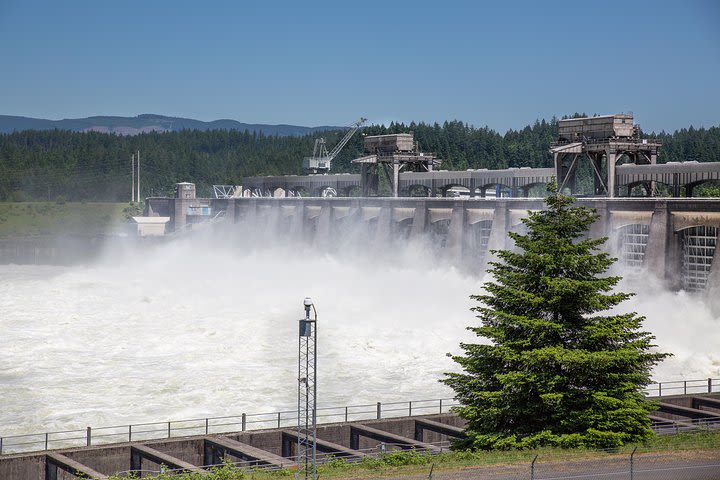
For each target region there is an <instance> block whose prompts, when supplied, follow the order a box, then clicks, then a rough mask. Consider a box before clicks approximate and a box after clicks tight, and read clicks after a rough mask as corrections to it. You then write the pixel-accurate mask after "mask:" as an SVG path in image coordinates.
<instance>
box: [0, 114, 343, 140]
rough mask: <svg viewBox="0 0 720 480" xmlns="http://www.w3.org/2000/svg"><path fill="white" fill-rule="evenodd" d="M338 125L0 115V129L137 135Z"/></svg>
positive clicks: (287, 131)
mask: <svg viewBox="0 0 720 480" xmlns="http://www.w3.org/2000/svg"><path fill="white" fill-rule="evenodd" d="M337 128H340V127H330V126H325V127H301V126H298V125H267V124H262V123H240V122H238V121H236V120H214V121H212V122H203V121H201V120H195V119H192V118H182V117H166V116H164V115H155V114H152V113H145V114H142V115H138V116H136V117H114V116H97V117H86V118H66V119H63V120H46V119H44V118H30V117H18V116H12V115H0V133H11V132H20V131H23V130H56V129H57V130H70V131H73V132H102V133H117V134H118V135H137V134H139V133H147V132H176V131H180V130H240V131H241V132H242V131H244V130H249V131H251V132H258V133H263V134H265V135H307V134H309V133H313V132H317V131H324V130H333V129H337Z"/></svg>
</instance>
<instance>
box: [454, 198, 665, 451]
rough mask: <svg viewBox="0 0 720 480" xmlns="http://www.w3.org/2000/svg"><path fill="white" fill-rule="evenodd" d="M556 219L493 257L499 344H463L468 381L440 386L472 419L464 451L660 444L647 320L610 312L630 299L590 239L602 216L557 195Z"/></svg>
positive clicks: (534, 224) (481, 310) (539, 221)
mask: <svg viewBox="0 0 720 480" xmlns="http://www.w3.org/2000/svg"><path fill="white" fill-rule="evenodd" d="M548 189H549V191H550V195H549V196H548V197H547V199H546V205H547V209H546V210H543V211H538V212H530V213H529V216H528V218H527V219H525V220H523V222H524V224H525V226H526V229H527V233H525V234H520V233H514V232H510V233H509V235H510V237H511V238H512V239H513V240H514V241H515V245H516V247H517V248H516V249H514V250H500V251H495V252H493V253H494V254H495V255H497V257H498V261H497V262H492V263H491V264H490V265H491V268H490V270H489V272H490V273H492V274H493V275H494V281H491V282H487V283H485V285H484V288H485V290H486V293H484V294H482V295H474V296H472V298H473V299H475V300H477V301H478V302H479V305H478V306H476V307H474V308H473V309H472V310H474V311H475V312H477V313H478V318H479V319H480V320H481V326H477V327H468V328H469V330H471V331H473V332H474V333H475V334H477V335H478V336H479V337H484V338H485V339H487V340H489V342H490V343H488V344H482V343H477V344H476V343H461V344H460V346H461V348H462V349H463V350H464V352H465V354H464V355H457V356H452V358H453V359H454V360H455V361H456V362H457V363H458V364H459V365H460V366H461V367H462V373H448V374H446V376H445V378H444V379H443V380H442V382H443V383H445V384H447V385H449V386H450V387H452V388H453V389H454V390H455V393H456V397H457V399H458V400H459V401H460V402H461V404H462V406H461V407H459V408H458V409H457V410H458V413H459V414H460V415H461V416H462V417H464V418H465V419H466V420H467V430H466V433H467V438H466V439H465V440H462V441H460V442H458V444H457V446H458V447H460V448H472V449H508V448H530V447H538V446H545V445H549V446H559V447H580V446H582V447H617V446H620V445H622V444H624V443H627V442H633V441H640V440H643V439H645V438H648V437H649V436H651V435H652V433H653V432H652V430H651V429H650V420H649V418H648V413H649V412H650V411H652V409H653V405H652V404H651V403H650V402H648V401H647V400H646V399H645V397H644V395H643V387H645V386H647V385H648V384H649V383H650V373H651V369H652V367H653V366H654V365H656V364H657V363H659V362H660V361H662V359H663V358H665V357H666V356H668V354H665V353H658V352H655V351H654V349H653V347H654V345H653V344H652V340H653V338H654V337H653V336H652V335H650V334H649V333H647V332H644V331H642V330H641V327H642V321H643V320H644V317H641V316H638V315H637V314H636V313H634V312H633V313H628V314H611V313H608V310H610V309H612V308H613V307H615V306H617V305H618V304H620V303H621V302H623V301H624V300H627V299H628V298H629V297H630V296H631V295H632V294H629V293H621V292H614V291H613V289H614V287H615V286H616V284H617V283H618V281H619V280H620V277H617V276H608V275H606V272H607V270H608V268H609V267H610V265H611V264H612V263H613V262H614V261H615V259H614V258H611V257H610V255H609V254H607V253H605V252H601V251H600V246H601V245H602V244H603V243H604V242H605V241H606V240H607V239H606V238H601V239H592V238H587V236H586V234H587V231H588V229H589V227H590V225H591V224H592V223H593V222H594V221H595V219H596V217H597V215H596V214H595V212H594V211H593V210H591V209H589V208H587V207H578V206H573V205H572V203H573V199H572V198H570V197H567V196H564V195H562V194H560V193H558V191H557V185H550V186H548Z"/></svg>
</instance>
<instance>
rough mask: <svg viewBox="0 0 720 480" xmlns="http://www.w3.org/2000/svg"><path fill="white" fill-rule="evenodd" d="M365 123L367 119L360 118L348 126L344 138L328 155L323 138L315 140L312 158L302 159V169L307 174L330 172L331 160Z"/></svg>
mask: <svg viewBox="0 0 720 480" xmlns="http://www.w3.org/2000/svg"><path fill="white" fill-rule="evenodd" d="M365 122H367V118H360V120H358V121H357V122H355V123H353V124H352V125H351V126H350V130H348V132H347V133H346V134H345V136H344V137H343V138H342V139H341V140H340V141H339V142H338V143H337V145H335V147H334V148H333V149H332V151H331V152H330V153H328V151H327V149H326V148H325V139H324V138H317V139H315V148H314V149H313V156H312V157H306V158H304V159H303V169H305V170H306V171H307V172H309V173H327V172H328V171H330V165H331V162H332V160H333V159H334V158H335V157H336V156H337V154H338V153H340V150H342V149H343V147H344V146H345V145H347V143H348V142H349V141H350V139H351V138H352V136H353V135H355V132H357V131H358V129H360V127H362V126H363V125H364V124H365Z"/></svg>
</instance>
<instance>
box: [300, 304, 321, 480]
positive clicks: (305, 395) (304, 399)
mask: <svg viewBox="0 0 720 480" xmlns="http://www.w3.org/2000/svg"><path fill="white" fill-rule="evenodd" d="M303 306H304V307H305V318H303V319H300V331H299V335H298V443H297V452H296V454H297V462H298V474H300V475H303V474H304V477H303V478H305V479H306V480H307V479H310V478H312V479H313V480H316V479H317V408H316V402H315V399H316V396H317V311H316V310H315V305H314V304H313V301H312V299H311V298H310V297H305V300H303ZM311 311H312V313H313V318H310V312H311ZM301 472H303V473H301Z"/></svg>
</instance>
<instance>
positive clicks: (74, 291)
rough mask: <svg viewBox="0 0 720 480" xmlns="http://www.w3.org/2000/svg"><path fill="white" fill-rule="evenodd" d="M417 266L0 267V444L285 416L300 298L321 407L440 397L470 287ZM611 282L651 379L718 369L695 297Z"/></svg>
mask: <svg viewBox="0 0 720 480" xmlns="http://www.w3.org/2000/svg"><path fill="white" fill-rule="evenodd" d="M423 258H427V255H426V254H424V253H423V252H422V251H420V250H417V251H412V250H410V251H409V252H406V253H405V254H399V255H397V256H396V261H395V262H388V261H387V258H384V259H383V258H374V257H373V256H371V255H370V256H368V255H365V256H357V257H353V256H350V255H343V256H334V255H327V254H322V253H317V252H313V251H312V250H300V251H299V250H298V249H297V248H287V247H284V248H283V247H267V248H263V249H252V250H242V251H241V250H240V249H238V248H227V247H218V246H212V247H211V246H210V245H209V244H203V243H190V242H187V243H184V242H175V243H173V244H169V245H165V246H161V247H158V248H152V249H147V250H145V251H143V252H127V251H124V252H120V253H118V252H117V251H114V250H110V251H109V252H108V253H107V255H106V256H105V258H104V259H102V260H101V261H98V262H95V263H93V264H90V265H86V266H75V267H50V266H13V265H10V266H0V405H1V407H0V436H7V435H13V434H19V433H37V432H43V431H53V430H64V429H74V428H84V427H85V426H87V425H91V426H103V425H122V424H129V423H138V422H148V421H167V420H179V419H185V418H203V417H205V416H220V415H233V414H239V413H241V412H248V413H255V412H272V411H275V410H280V409H293V406H294V405H295V402H296V393H297V390H296V389H297V382H296V375H297V363H296V362H297V321H298V319H299V318H300V317H301V316H302V315H303V309H302V300H303V297H305V296H307V295H309V296H312V297H313V299H314V300H315V303H316V305H317V309H318V315H319V328H320V329H319V345H318V352H319V360H318V364H319V373H318V384H319V386H318V397H319V401H320V403H321V405H325V406H335V405H346V404H363V403H374V402H376V401H382V402H390V401H403V400H411V399H430V398H441V397H445V398H447V397H451V396H452V392H451V391H450V390H449V389H448V388H446V387H445V386H443V385H442V384H440V383H439V382H438V379H439V378H441V377H442V374H443V372H446V371H450V370H454V369H455V366H454V364H453V362H452V361H451V360H450V359H449V358H447V357H446V355H445V354H446V352H456V353H457V352H459V347H458V343H459V342H460V341H467V340H472V339H473V338H474V337H472V336H471V334H470V333H469V332H467V331H466V330H465V327H466V326H467V325H471V324H474V323H475V319H474V316H473V313H472V312H470V311H469V308H470V307H471V306H472V305H473V302H472V301H471V300H470V299H469V295H470V294H472V293H477V292H478V291H479V290H480V285H481V280H480V279H478V278H474V277H470V276H467V275H466V274H462V273H460V272H459V271H457V270H456V269H455V268H452V267H450V266H443V265H438V264H436V263H435V264H433V263H430V262H425V261H423ZM410 260H412V261H410ZM624 287H625V288H631V289H634V290H635V291H638V292H639V294H638V296H637V297H635V298H634V299H633V300H632V303H631V305H629V308H632V309H633V310H636V311H638V312H640V313H641V314H644V315H646V316H647V317H648V318H647V321H646V323H645V328H646V329H647V330H650V331H652V332H653V333H654V334H656V336H657V343H658V344H659V345H660V347H661V349H662V350H664V351H670V352H673V353H674V354H675V357H673V358H672V359H670V360H668V361H666V362H665V363H664V364H662V365H661V366H659V367H658V368H657V369H656V372H655V377H656V378H657V379H661V380H681V379H692V378H706V377H710V376H714V377H718V376H720V353H718V348H717V347H718V345H720V333H719V332H718V329H717V328H716V325H717V322H718V320H719V318H718V315H716V314H713V313H712V311H711V309H710V306H709V305H707V303H704V302H702V301H698V298H697V297H692V296H689V295H686V294H685V293H683V292H679V293H673V292H665V291H662V289H660V288H659V287H658V286H657V285H648V283H647V282H646V281H644V282H642V283H637V284H633V282H632V281H630V282H626V284H625V285H624ZM641 289H645V291H641Z"/></svg>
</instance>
